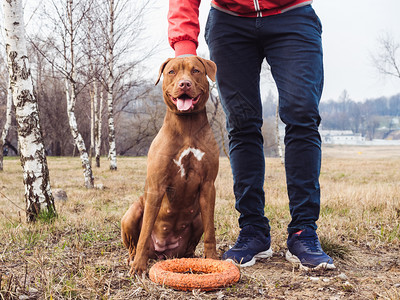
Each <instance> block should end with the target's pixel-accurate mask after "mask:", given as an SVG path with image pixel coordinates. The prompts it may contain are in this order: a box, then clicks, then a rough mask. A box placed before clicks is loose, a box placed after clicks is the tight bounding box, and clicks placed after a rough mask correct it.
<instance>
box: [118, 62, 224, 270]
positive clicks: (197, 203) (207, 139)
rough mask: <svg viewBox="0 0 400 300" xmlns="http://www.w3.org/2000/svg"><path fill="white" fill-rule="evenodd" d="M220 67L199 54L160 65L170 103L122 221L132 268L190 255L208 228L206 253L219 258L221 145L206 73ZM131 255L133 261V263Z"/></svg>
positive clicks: (208, 256) (211, 73)
mask: <svg viewBox="0 0 400 300" xmlns="http://www.w3.org/2000/svg"><path fill="white" fill-rule="evenodd" d="M215 73H216V66H215V64H214V63H213V62H212V61H209V60H206V59H202V58H200V57H197V56H191V57H184V58H173V59H168V60H167V61H166V62H164V64H163V65H162V66H161V68H160V73H159V77H158V80H157V82H156V84H157V83H158V81H159V80H160V77H161V75H162V74H163V76H164V80H163V96H164V101H165V103H166V104H167V112H166V116H165V119H164V124H163V126H162V128H161V129H160V131H159V133H158V134H157V136H156V137H155V139H154V140H153V142H152V144H151V146H150V149H149V153H148V163H147V178H146V184H145V192H144V196H142V197H140V200H139V201H137V202H135V203H133V204H132V205H131V207H130V208H129V209H128V211H127V212H126V213H125V215H124V217H123V218H122V221H121V236H122V240H123V242H124V244H125V246H126V247H127V248H128V251H129V258H128V264H129V263H130V264H131V270H130V273H131V274H134V273H137V274H141V273H142V272H144V271H146V267H147V260H148V258H164V257H166V258H170V257H191V256H193V255H194V251H195V249H196V246H197V244H198V243H199V240H200V238H201V236H202V234H203V232H204V255H205V257H207V258H217V252H216V244H215V229H214V206H215V187H214V181H215V178H216V176H217V172H218V159H219V150H218V146H217V143H216V141H215V138H214V136H213V133H212V131H211V127H210V125H209V123H208V119H207V114H206V109H205V105H206V102H207V100H208V96H209V84H208V81H207V77H206V75H207V76H208V77H209V78H210V79H211V80H213V81H215ZM132 260H133V262H132Z"/></svg>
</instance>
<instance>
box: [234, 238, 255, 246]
mask: <svg viewBox="0 0 400 300" xmlns="http://www.w3.org/2000/svg"><path fill="white" fill-rule="evenodd" d="M250 238H251V237H250V236H241V235H239V237H238V239H237V241H236V243H235V245H234V247H235V248H242V247H243V246H244V245H246V244H247V242H248V241H249V239H250Z"/></svg>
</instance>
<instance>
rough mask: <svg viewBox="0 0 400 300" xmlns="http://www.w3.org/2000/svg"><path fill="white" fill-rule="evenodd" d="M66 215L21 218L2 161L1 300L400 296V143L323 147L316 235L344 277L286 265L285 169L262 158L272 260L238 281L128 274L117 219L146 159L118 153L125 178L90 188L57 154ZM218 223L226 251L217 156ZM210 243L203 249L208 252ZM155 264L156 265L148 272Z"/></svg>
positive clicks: (13, 163) (15, 165)
mask: <svg viewBox="0 0 400 300" xmlns="http://www.w3.org/2000/svg"><path fill="white" fill-rule="evenodd" d="M48 160H49V169H50V178H51V184H52V188H53V189H54V190H56V189H62V190H64V191H65V192H66V193H67V196H68V199H67V200H57V201H56V207H57V212H58V214H59V217H58V219H56V220H55V221H54V222H52V223H46V222H43V221H41V222H38V223H37V224H34V225H31V224H27V223H26V222H25V213H24V208H25V203H24V196H23V194H24V187H23V184H22V171H21V166H20V164H19V160H18V159H17V158H8V157H7V158H5V162H4V172H1V173H0V216H1V217H0V299H136V298H137V299H171V298H174V299H238V298H240V299H266V298H267V299H318V298H319V299H400V254H399V253H400V147H355V146H348V147H344V146H343V147H339V146H336V147H324V148H323V163H322V170H321V189H322V199H321V202H322V205H321V216H320V220H319V221H318V226H319V229H318V233H319V236H320V239H321V242H322V245H323V248H324V249H325V251H326V252H328V253H329V254H330V255H332V256H333V257H334V260H335V265H336V266H337V269H336V270H333V271H328V272H305V271H301V270H299V269H297V268H294V267H293V266H292V265H291V264H290V263H288V262H286V261H285V259H284V253H285V251H286V237H287V236H286V226H287V224H288V223H289V210H288V200H287V195H286V185H285V173H284V167H283V165H282V164H281V163H280V160H279V159H270V158H268V159H267V161H266V166H267V170H266V180H265V191H266V198H267V201H266V203H267V204H266V209H265V211H266V215H267V216H268V217H269V219H270V221H271V226H272V233H271V234H272V247H273V250H274V256H273V257H272V258H271V259H264V260H259V261H258V263H257V264H256V265H254V266H253V267H249V268H245V269H242V270H241V279H240V281H239V283H238V284H236V285H235V286H232V287H229V288H226V289H221V290H218V291H214V292H207V293H205V292H199V291H194V292H179V291H174V290H171V289H168V288H166V287H162V286H157V285H156V284H154V283H153V282H151V281H150V280H149V279H148V277H143V278H138V277H130V276H129V275H128V267H127V266H126V264H125V262H126V258H127V251H126V250H125V249H124V247H123V245H122V243H121V241H120V219H121V217H122V215H123V214H124V212H125V211H126V210H127V208H128V207H129V205H130V204H131V202H132V201H135V200H136V199H138V197H139V196H140V195H141V194H142V192H143V187H144V181H145V175H146V158H127V157H120V158H119V160H118V171H116V172H111V171H109V170H108V165H107V161H106V160H105V159H103V161H102V167H101V168H96V169H94V174H95V184H97V185H99V184H100V186H99V188H96V189H93V190H87V189H85V188H84V187H83V175H82V170H81V167H80V162H79V159H78V158H71V157H62V158H56V157H50V158H49V159H48ZM216 189H217V200H216V216H215V227H216V231H217V248H218V252H219V254H222V253H223V251H225V250H226V249H228V247H229V245H232V244H233V243H234V241H235V240H236V237H237V235H238V232H239V228H238V226H237V218H238V214H237V212H236V211H235V209H234V200H233V199H234V198H233V192H232V176H231V172H230V167H229V162H228V160H227V159H226V158H221V161H220V172H219V175H218V179H217V182H216ZM202 247H203V245H202V242H200V244H199V246H198V248H197V250H196V254H197V255H198V256H201V255H202V253H203V251H202ZM153 263H154V261H150V262H149V266H151V265H152V264H153Z"/></svg>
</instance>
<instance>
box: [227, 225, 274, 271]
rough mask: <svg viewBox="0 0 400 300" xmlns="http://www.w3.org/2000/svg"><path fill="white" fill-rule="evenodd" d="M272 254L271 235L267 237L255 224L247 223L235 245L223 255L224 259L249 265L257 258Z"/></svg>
mask: <svg viewBox="0 0 400 300" xmlns="http://www.w3.org/2000/svg"><path fill="white" fill-rule="evenodd" d="M271 256H272V249H271V237H270V236H268V237H266V236H265V235H264V234H262V233H261V232H260V231H257V229H255V228H254V227H253V226H251V225H247V226H245V227H244V228H242V230H240V233H239V237H238V239H237V241H236V243H235V245H234V246H233V247H232V248H231V249H229V250H228V251H226V252H225V253H224V254H223V255H222V259H224V260H228V261H231V262H233V263H234V264H236V265H238V266H240V267H249V266H252V265H254V264H255V263H256V258H268V257H271Z"/></svg>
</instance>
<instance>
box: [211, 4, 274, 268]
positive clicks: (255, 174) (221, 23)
mask: <svg viewBox="0 0 400 300" xmlns="http://www.w3.org/2000/svg"><path fill="white" fill-rule="evenodd" d="M254 25H255V19H252V18H240V17H234V16H231V15H228V14H225V13H222V12H220V11H217V10H215V9H211V11H210V14H209V18H208V21H207V26H206V41H207V44H208V46H209V49H210V58H211V60H213V61H214V62H215V63H216V64H217V76H216V78H217V85H218V91H219V94H220V99H221V103H222V106H223V108H224V111H225V114H226V122H227V130H228V134H229V156H230V163H231V168H232V173H233V180H234V193H235V198H236V205H235V207H236V209H237V210H238V211H239V212H240V217H239V226H240V228H241V231H240V234H239V237H238V239H237V242H236V243H235V245H234V246H233V247H232V248H231V249H230V250H228V251H227V252H226V253H224V255H223V256H222V258H223V259H228V260H231V261H233V262H236V263H239V264H240V265H241V266H250V265H253V264H254V263H255V259H256V258H266V257H270V256H272V250H271V249H270V244H271V239H270V236H269V231H270V228H269V222H268V219H267V218H266V217H265V215H264V205H265V195H264V190H263V185H264V172H265V161H264V151H263V137H262V134H261V126H262V122H263V120H262V106H261V99H260V70H261V63H262V61H263V51H262V48H261V47H259V45H258V43H257V39H256V37H255V35H254V32H255V30H254V29H255V28H254Z"/></svg>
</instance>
